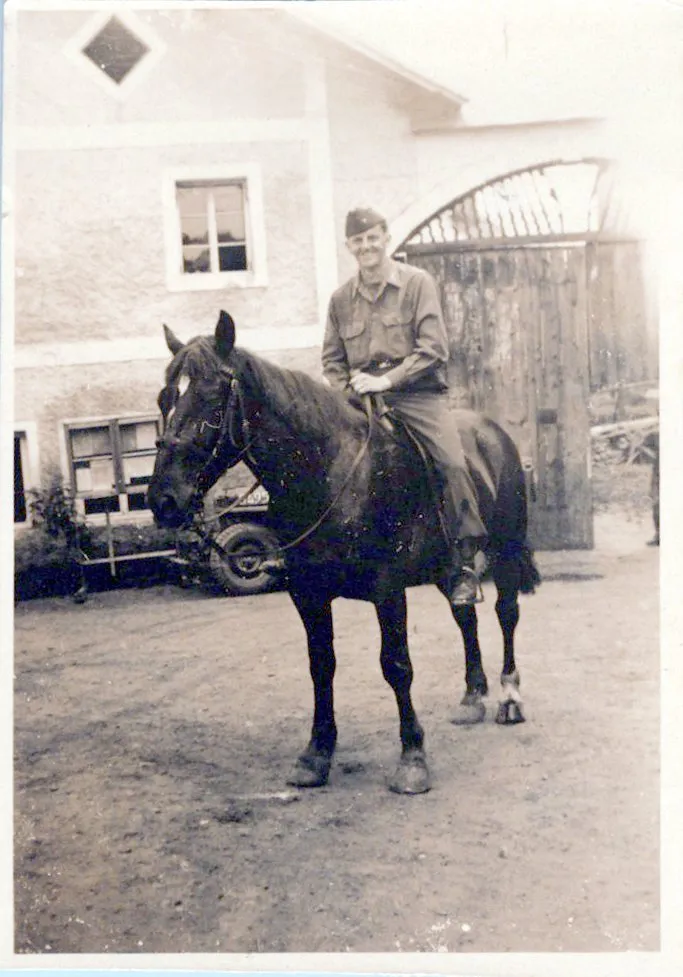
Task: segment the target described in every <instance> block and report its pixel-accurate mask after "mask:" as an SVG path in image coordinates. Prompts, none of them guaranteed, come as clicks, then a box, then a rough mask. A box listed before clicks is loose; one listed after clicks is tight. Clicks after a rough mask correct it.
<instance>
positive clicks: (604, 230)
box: [395, 159, 656, 549]
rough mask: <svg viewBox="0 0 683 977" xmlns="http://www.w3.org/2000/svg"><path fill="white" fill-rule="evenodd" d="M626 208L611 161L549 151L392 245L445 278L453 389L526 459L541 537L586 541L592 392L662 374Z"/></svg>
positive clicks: (539, 541) (562, 543) (551, 545)
mask: <svg viewBox="0 0 683 977" xmlns="http://www.w3.org/2000/svg"><path fill="white" fill-rule="evenodd" d="M627 220H628V218H627V214H626V213H625V210H624V208H623V206H621V205H620V199H619V194H618V192H617V187H616V184H615V179H614V174H613V171H612V169H611V168H610V166H609V165H608V164H607V163H606V162H605V161H602V160H597V159H589V160H581V161H577V162H571V163H565V162H551V163H546V164H542V165H539V166H536V167H533V168H532V169H525V170H521V171H517V172H514V173H509V174H508V175H507V176H503V177H501V178H499V179H496V180H494V181H492V182H490V183H487V184H485V185H482V186H480V187H476V188H475V189H473V190H471V191H470V192H469V193H467V194H466V195H465V196H462V197H459V198H458V199H456V200H453V201H451V202H450V203H448V204H447V205H446V206H445V207H442V208H441V209H440V210H439V211H438V212H436V213H433V214H432V215H430V216H429V217H428V218H427V219H426V220H425V221H424V222H423V223H422V224H420V225H419V226H418V227H417V228H415V230H413V231H412V232H411V234H410V235H409V236H408V237H407V238H406V239H405V240H404V241H403V242H402V243H401V245H400V246H399V247H398V248H397V250H396V253H395V257H397V258H400V259H403V260H406V261H408V262H410V264H413V265H417V266H419V267H422V268H425V269H426V270H427V271H429V272H430V273H431V274H432V275H433V276H434V278H435V279H436V280H437V282H438V283H439V284H440V286H441V294H442V301H443V307H444V313H445V316H446V319H447V323H448V327H449V331H450V336H451V363H450V376H451V381H452V384H453V388H454V390H455V391H459V392H460V396H461V398H462V400H464V401H465V402H466V403H469V404H470V405H471V406H473V407H475V408H477V409H480V410H484V411H485V412H486V413H488V414H490V415H492V416H493V417H494V418H495V419H496V420H498V421H500V422H501V423H502V424H503V425H504V426H505V428H506V429H507V430H508V431H509V432H510V433H511V434H512V435H513V436H514V437H515V439H516V441H517V444H518V446H519V448H520V451H521V453H522V455H523V457H524V458H525V459H527V460H528V464H529V466H530V467H532V468H533V471H534V475H535V482H536V497H535V500H532V505H531V530H532V531H531V536H532V541H533V543H534V545H535V546H537V547H538V548H542V549H558V548H584V547H590V546H592V545H593V521H592V502H591V491H590V431H589V419H588V397H589V394H590V392H591V391H593V390H596V389H599V388H601V387H604V386H609V385H611V384H615V383H618V382H630V381H634V380H642V379H649V378H653V377H654V376H655V375H656V352H655V349H654V343H653V341H652V335H653V330H652V329H650V328H648V325H649V324H648V321H647V317H648V311H647V303H646V298H645V290H644V285H643V276H642V269H641V257H640V245H639V242H638V240H637V239H636V238H635V236H634V235H633V234H631V233H629V230H628V223H627ZM461 402H462V401H461Z"/></svg>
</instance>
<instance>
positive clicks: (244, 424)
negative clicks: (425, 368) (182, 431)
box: [157, 365, 375, 554]
mask: <svg viewBox="0 0 683 977" xmlns="http://www.w3.org/2000/svg"><path fill="white" fill-rule="evenodd" d="M221 373H222V374H223V375H224V376H225V377H226V378H227V380H228V381H229V384H230V386H229V391H228V398H227V401H226V404H225V406H224V407H221V409H220V420H219V421H218V423H217V424H212V423H211V422H210V421H207V420H206V418H202V421H201V423H200V427H199V431H200V433H201V432H202V431H203V430H204V428H205V427H208V428H210V429H212V430H217V431H218V437H217V438H216V442H215V444H214V446H213V448H212V449H211V450H209V449H208V448H207V449H203V448H201V446H198V445H196V444H193V445H192V450H193V452H194V453H197V454H199V453H200V452H201V453H203V454H204V463H203V465H202V468H201V469H200V470H199V472H198V473H197V475H196V476H195V479H194V489H193V495H192V497H193V499H199V498H200V497H201V494H202V486H203V484H205V483H206V482H207V481H209V473H210V472H211V469H212V468H213V466H214V465H215V464H216V462H217V461H218V459H219V458H221V457H222V455H223V452H224V450H225V448H226V444H229V445H231V446H232V447H233V448H235V449H237V453H236V454H235V456H234V457H233V458H232V459H231V461H230V462H229V463H227V464H225V463H224V462H222V465H223V470H224V471H227V470H229V469H230V468H234V467H235V465H237V464H238V463H239V462H240V461H242V460H244V459H246V460H247V461H250V462H251V463H252V466H253V465H254V460H253V458H251V457H250V455H249V452H250V450H251V448H252V447H253V445H254V443H255V438H254V437H253V436H252V435H251V431H250V426H249V421H248V419H247V416H246V412H245V410H244V396H243V393H242V388H241V386H240V383H239V380H238V378H237V376H236V375H235V374H234V373H233V372H232V371H231V370H229V369H228V368H227V367H226V366H225V365H223V366H222V367H221ZM235 406H236V407H237V410H236V409H235ZM363 407H364V409H365V412H366V414H367V416H368V430H367V435H366V437H365V438H364V440H363V444H362V445H361V447H360V450H359V451H358V454H357V455H356V457H355V458H354V460H353V462H352V464H351V466H350V467H349V469H348V471H347V474H346V478H345V479H344V481H343V483H342V485H341V487H340V489H339V491H338V492H337V493H336V495H335V497H334V499H333V500H332V502H331V503H330V504H329V505H328V506H327V507H326V508H325V509H324V511H323V512H322V513H321V515H320V516H319V517H318V518H317V519H316V520H315V521H314V522H313V523H312V524H311V525H310V526H308V527H307V528H306V529H305V530H304V531H303V532H302V533H301V534H300V535H299V536H297V537H296V539H293V540H291V541H290V542H288V543H285V544H284V545H282V546H280V547H278V549H277V554H282V553H284V552H286V551H287V550H290V549H292V548H293V547H295V546H298V545H299V543H301V542H303V541H304V540H305V539H307V538H308V537H309V536H311V535H312V534H313V533H314V532H315V531H316V529H318V528H319V527H320V526H321V525H322V523H323V522H324V521H325V520H326V519H327V517H328V516H329V515H330V513H332V512H333V511H334V509H335V508H336V506H337V503H338V502H339V500H340V499H341V496H342V494H343V493H344V490H345V489H346V487H347V485H348V484H349V482H350V481H351V478H352V477H353V475H354V474H355V472H356V470H357V469H358V467H359V465H360V463H361V461H362V460H363V458H364V456H365V454H366V452H367V450H368V447H369V445H370V439H371V437H372V433H373V430H374V426H375V416H374V412H373V410H372V404H371V398H370V397H364V398H363ZM238 413H239V414H240V417H241V424H240V427H241V441H242V445H241V446H240V445H239V443H238V441H237V440H236V434H235V424H236V416H237V414H238ZM164 422H165V417H164ZM186 443H188V442H187V441H183V439H182V438H179V437H177V436H176V435H168V434H167V433H166V431H164V432H163V433H162V435H161V437H160V438H158V439H157V448H169V449H171V450H172V449H174V448H176V447H178V446H180V445H182V444H186ZM260 484H261V480H260V479H259V478H258V477H256V480H255V482H254V483H253V485H251V486H250V488H249V489H248V490H247V491H246V492H245V493H243V494H242V495H240V496H239V498H237V499H236V500H235V501H234V502H232V503H231V504H230V505H229V506H228V507H227V508H226V509H222V510H221V511H220V512H219V513H216V514H215V515H214V516H213V517H212V518H211V519H210V520H208V521H211V522H213V521H216V520H219V519H220V518H221V516H224V515H225V514H226V513H228V512H230V511H231V510H232V509H234V508H236V507H237V506H238V505H239V504H240V503H241V502H243V501H244V499H245V498H247V497H248V496H249V495H250V494H251V493H252V492H253V491H254V489H255V488H256V487H257V486H258V485H260ZM195 509H196V506H194V505H192V506H190V511H191V512H192V513H193V515H192V517H191V519H190V521H191V522H192V521H195V519H194V515H195ZM205 521H207V520H205ZM197 531H198V532H199V530H198V529H197ZM200 535H202V536H206V534H205V533H204V532H200ZM211 545H213V546H215V547H216V548H217V549H218V550H220V549H221V547H220V546H218V544H217V543H216V542H215V541H213V542H212V544H211Z"/></svg>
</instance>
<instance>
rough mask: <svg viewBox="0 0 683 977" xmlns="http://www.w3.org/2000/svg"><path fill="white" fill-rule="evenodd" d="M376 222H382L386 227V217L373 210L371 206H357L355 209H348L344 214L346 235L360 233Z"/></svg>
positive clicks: (375, 224) (374, 225)
mask: <svg viewBox="0 0 683 977" xmlns="http://www.w3.org/2000/svg"><path fill="white" fill-rule="evenodd" d="M378 224H383V225H384V226H385V227H386V226H387V221H386V217H383V216H382V215H381V214H380V213H378V212H377V211H376V210H373V209H372V207H357V208H356V209H355V210H350V211H349V212H348V214H347V215H346V236H347V237H353V236H354V235H355V234H362V233H363V232H364V231H368V230H370V228H371V227H376V226H377V225H378Z"/></svg>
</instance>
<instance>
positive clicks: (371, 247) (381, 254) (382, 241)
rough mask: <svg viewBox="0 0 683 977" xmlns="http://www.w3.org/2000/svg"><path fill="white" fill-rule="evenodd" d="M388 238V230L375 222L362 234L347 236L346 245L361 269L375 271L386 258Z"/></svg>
mask: <svg viewBox="0 0 683 977" xmlns="http://www.w3.org/2000/svg"><path fill="white" fill-rule="evenodd" d="M389 240H390V237H389V232H388V231H386V230H385V229H384V228H383V227H382V225H381V224H376V225H375V227H369V228H368V230H367V231H363V232H362V234H354V235H353V237H347V239H346V247H347V248H348V249H349V251H350V252H351V254H352V255H353V256H354V258H355V259H356V261H357V262H358V267H359V268H360V270H361V271H375V270H376V269H377V268H379V267H380V266H381V264H382V262H383V261H384V259H385V258H386V255H387V249H388V247H389Z"/></svg>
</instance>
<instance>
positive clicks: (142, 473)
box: [66, 416, 159, 516]
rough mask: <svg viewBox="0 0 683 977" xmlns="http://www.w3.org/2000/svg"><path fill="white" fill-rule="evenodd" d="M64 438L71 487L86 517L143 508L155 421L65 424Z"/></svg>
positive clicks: (156, 433)
mask: <svg viewBox="0 0 683 977" xmlns="http://www.w3.org/2000/svg"><path fill="white" fill-rule="evenodd" d="M66 435H67V451H68V457H69V466H70V474H71V484H72V486H73V489H74V492H75V494H76V499H77V502H78V504H79V506H80V507H82V511H83V512H84V514H85V515H86V516H91V515H98V514H100V513H104V512H121V513H128V512H140V511H143V510H146V509H147V488H146V487H147V485H148V484H149V481H150V479H151V477H152V471H153V469H154V459H155V457H156V439H157V437H158V436H159V419H158V418H157V417H149V416H148V417H137V418H112V419H110V420H101V421H90V422H87V423H78V422H76V423H69V424H67V425H66Z"/></svg>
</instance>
